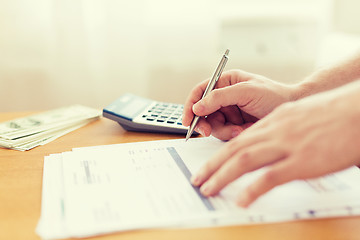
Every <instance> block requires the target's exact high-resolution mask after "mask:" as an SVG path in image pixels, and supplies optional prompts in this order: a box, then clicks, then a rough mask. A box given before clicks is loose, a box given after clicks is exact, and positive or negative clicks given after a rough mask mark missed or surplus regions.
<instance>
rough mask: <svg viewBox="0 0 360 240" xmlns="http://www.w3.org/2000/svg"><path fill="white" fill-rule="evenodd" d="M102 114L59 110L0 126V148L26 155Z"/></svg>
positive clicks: (79, 108) (77, 107)
mask: <svg viewBox="0 0 360 240" xmlns="http://www.w3.org/2000/svg"><path fill="white" fill-rule="evenodd" d="M100 115H101V111H99V110H97V109H93V108H89V107H86V106H82V105H73V106H69V107H64V108H59V109H55V110H51V111H47V112H43V113H40V114H35V115H31V116H27V117H24V118H17V119H14V120H11V121H7V122H3V123H0V147H3V148H11V149H15V150H20V151H25V150H30V149H32V148H34V147H37V146H40V145H44V144H46V143H48V142H51V141H53V140H55V139H56V138H58V137H60V136H63V135H65V134H67V133H69V132H71V131H74V130H75V129H77V128H80V127H82V126H84V125H85V124H87V123H89V122H91V121H93V120H96V119H98V118H99V116H100Z"/></svg>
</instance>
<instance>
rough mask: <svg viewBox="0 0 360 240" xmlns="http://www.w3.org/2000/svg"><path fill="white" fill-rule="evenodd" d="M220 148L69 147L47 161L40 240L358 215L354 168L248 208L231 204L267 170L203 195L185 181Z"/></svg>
mask: <svg viewBox="0 0 360 240" xmlns="http://www.w3.org/2000/svg"><path fill="white" fill-rule="evenodd" d="M223 144H224V143H223V142H221V141H219V140H216V139H214V138H195V139H191V140H189V142H187V143H185V142H184V139H179V140H167V141H153V142H141V143H128V144H117V145H106V146H96V147H87V148H78V149H74V150H73V151H71V152H64V153H61V154H54V155H50V156H47V157H45V161H44V176H43V196H42V210H41V218H40V221H39V224H38V227H37V233H38V234H39V235H40V236H41V237H42V238H44V239H57V238H65V237H86V236H92V235H97V234H103V233H109V232H115V231H125V230H133V229H144V228H164V227H211V226H219V225H229V224H252V223H267V222H279V221H294V220H297V219H308V218H321V217H331V216H349V215H358V214H360V187H359V186H358V182H359V181H360V171H359V169H358V168H356V167H353V168H349V169H346V170H344V171H342V172H338V173H335V174H330V175H327V176H325V177H322V178H318V179H314V180H309V181H293V182H290V183H288V184H284V185H282V186H279V187H277V188H275V189H273V190H272V191H270V192H269V193H267V194H266V195H264V196H263V197H261V198H260V199H259V200H258V201H256V202H255V203H254V204H253V205H251V206H250V207H249V208H247V209H243V208H240V207H237V206H236V205H235V199H236V197H237V196H238V194H239V193H240V192H241V190H242V189H244V188H245V187H246V186H247V185H248V184H250V183H251V182H253V181H254V180H255V179H256V178H257V177H258V176H260V174H262V173H263V172H264V171H266V168H264V169H260V170H257V171H254V172H251V173H248V174H246V175H245V176H243V177H241V178H239V179H238V180H236V181H235V182H233V183H232V184H230V185H229V186H228V187H226V188H225V189H224V190H222V191H221V192H220V194H219V195H218V196H215V197H211V198H205V197H204V196H202V195H201V194H200V192H199V189H198V188H196V187H193V186H192V185H191V184H190V177H191V175H192V174H193V173H194V172H196V171H197V170H198V169H199V168H200V167H201V165H202V164H204V163H205V162H206V160H208V159H209V158H210V157H211V156H212V155H213V154H214V153H215V152H216V151H217V150H218V149H219V148H220V147H221V146H222V145H223Z"/></svg>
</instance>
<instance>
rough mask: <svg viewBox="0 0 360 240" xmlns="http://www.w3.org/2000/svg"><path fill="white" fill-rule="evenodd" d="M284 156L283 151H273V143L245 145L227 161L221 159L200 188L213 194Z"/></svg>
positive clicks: (210, 194) (203, 191) (204, 192)
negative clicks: (244, 175)
mask: <svg viewBox="0 0 360 240" xmlns="http://www.w3.org/2000/svg"><path fill="white" fill-rule="evenodd" d="M285 156H286V154H285V152H284V151H281V150H280V151H274V146H273V144H269V143H267V142H265V143H259V144H256V145H253V146H250V147H247V148H245V149H243V150H242V151H238V152H237V153H236V154H233V155H232V156H231V157H230V159H229V160H228V161H226V162H225V161H223V164H222V166H221V167H220V168H218V169H217V171H216V172H214V173H213V174H212V176H211V177H209V178H208V179H207V181H206V182H205V183H204V184H203V185H202V186H201V188H200V190H201V192H202V194H204V195H205V196H212V195H215V194H217V193H218V192H219V191H220V190H221V189H222V188H224V187H225V186H226V185H227V184H229V183H231V182H232V181H234V180H235V179H237V178H239V177H241V176H242V175H243V174H245V173H248V172H251V171H254V170H256V169H259V168H261V167H264V166H265V165H268V164H271V163H274V162H277V161H279V160H281V159H283V158H284V157H285Z"/></svg>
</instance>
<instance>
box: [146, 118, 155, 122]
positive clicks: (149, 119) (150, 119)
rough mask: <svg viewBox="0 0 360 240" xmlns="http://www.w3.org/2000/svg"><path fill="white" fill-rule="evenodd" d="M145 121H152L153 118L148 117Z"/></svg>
mask: <svg viewBox="0 0 360 240" xmlns="http://www.w3.org/2000/svg"><path fill="white" fill-rule="evenodd" d="M146 120H148V121H154V120H155V118H153V117H148V118H146Z"/></svg>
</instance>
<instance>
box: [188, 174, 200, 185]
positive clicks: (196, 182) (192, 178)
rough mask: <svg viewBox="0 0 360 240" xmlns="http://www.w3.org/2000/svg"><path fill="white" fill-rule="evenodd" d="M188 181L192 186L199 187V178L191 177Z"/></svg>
mask: <svg viewBox="0 0 360 240" xmlns="http://www.w3.org/2000/svg"><path fill="white" fill-rule="evenodd" d="M190 181H191V183H192V185H194V186H199V184H200V178H199V177H198V176H192V177H191V179H190Z"/></svg>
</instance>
